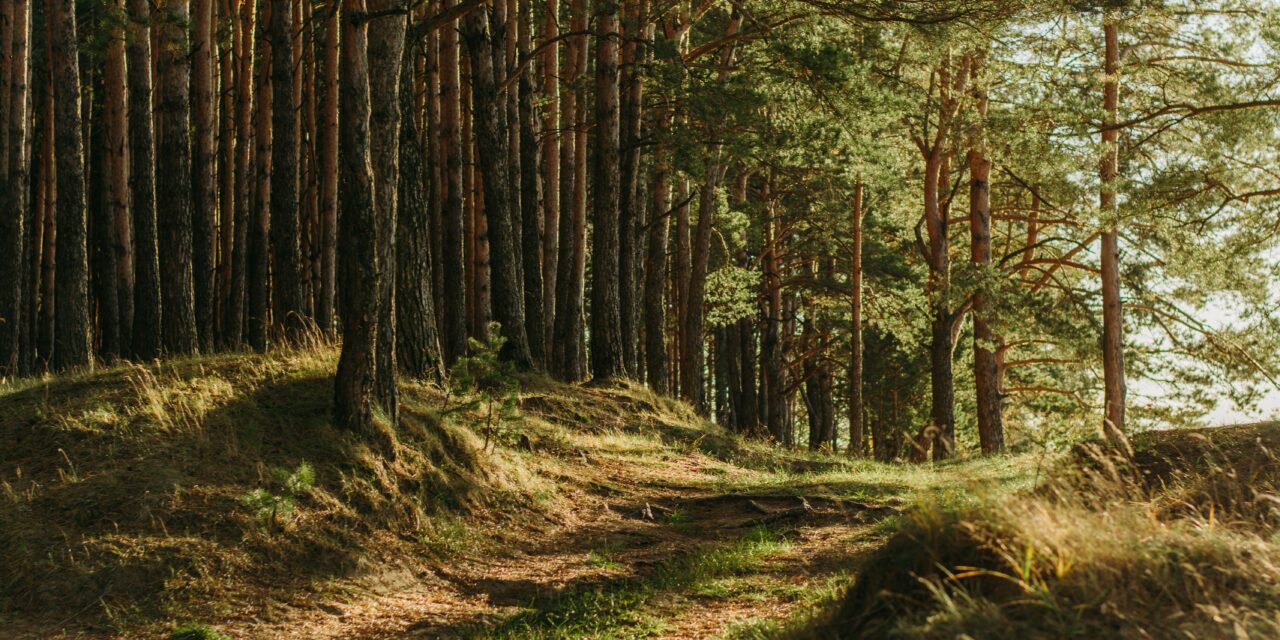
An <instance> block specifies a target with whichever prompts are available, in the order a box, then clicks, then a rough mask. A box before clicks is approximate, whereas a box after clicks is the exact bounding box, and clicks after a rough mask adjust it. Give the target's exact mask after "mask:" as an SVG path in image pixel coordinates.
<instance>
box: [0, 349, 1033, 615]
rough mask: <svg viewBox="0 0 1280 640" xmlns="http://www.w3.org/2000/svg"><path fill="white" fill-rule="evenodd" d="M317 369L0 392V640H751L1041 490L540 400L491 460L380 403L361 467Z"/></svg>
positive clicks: (584, 398) (439, 412) (631, 406)
mask: <svg viewBox="0 0 1280 640" xmlns="http://www.w3.org/2000/svg"><path fill="white" fill-rule="evenodd" d="M333 359H334V353H333V352H332V351H331V350H327V349H323V348H321V349H318V350H304V351H299V352H292V353H281V354H275V355H270V356H215V357H212V358H196V359H192V360H188V361H176V362H168V363H162V364H153V365H147V366H138V365H125V366H120V367H113V368H107V369H103V370H100V371H98V372H95V373H93V374H86V375H79V376H67V377H60V378H50V379H44V380H30V381H20V382H18V383H16V384H10V385H9V386H7V387H5V386H0V441H4V442H7V443H10V446H7V447H6V448H3V449H0V474H3V475H0V540H4V541H5V544H4V545H3V546H0V638H6V639H7V638H23V639H26V638H95V639H97V638H152V637H154V638H164V637H170V634H171V633H172V632H173V631H174V629H175V628H178V627H179V626H181V625H185V624H188V623H194V624H196V626H195V627H192V628H194V629H196V630H197V631H199V633H197V634H195V635H187V636H182V637H184V638H192V639H198V638H215V637H218V636H215V635H212V634H211V632H214V631H216V632H218V633H221V634H225V636H229V637H232V638H240V639H248V638H353V639H374V638H521V639H525V638H528V639H536V638H766V637H776V636H777V635H779V634H782V633H785V632H786V630H787V629H791V628H801V627H803V626H805V625H807V624H809V621H810V618H812V617H813V616H815V615H817V614H818V613H819V612H821V611H824V610H828V609H830V608H831V606H833V604H834V603H835V601H836V600H837V599H838V598H839V596H840V594H841V593H842V592H843V591H844V588H845V586H846V585H847V584H848V583H849V582H850V580H851V579H852V577H853V575H854V574H855V572H856V571H857V570H858V567H859V561H860V560H861V559H863V558H864V557H865V556H867V554H868V553H869V552H871V551H873V550H875V549H878V548H880V547H882V546H883V545H884V544H885V542H886V540H888V539H889V537H890V536H891V534H892V533H893V531H894V530H895V527H896V522H897V521H898V520H899V519H900V515H899V514H900V513H902V512H904V511H907V510H909V509H910V508H911V507H912V506H913V505H917V504H967V503H970V502H974V501H978V500H983V499H986V498H987V497H990V496H992V495H994V494H1005V493H1008V492H1010V491H1014V490H1017V489H1021V488H1026V487H1029V486H1031V485H1032V484H1034V483H1035V482H1036V478H1037V477H1038V476H1039V474H1040V470H1041V467H1044V466H1046V465H1048V464H1050V462H1049V459H1048V458H1045V457H1032V456H1005V457H997V458H994V459H987V460H979V461H957V462H953V463H948V464H942V465H928V466H902V465H884V464H878V463H873V462H868V461H851V460H848V459H846V458H844V457H842V456H833V455H824V454H814V453H808V452H801V451H793V450H782V449H778V448H775V447H772V446H769V445H767V444H763V443H759V442H755V441H751V440H747V439H742V438H738V437H736V436H733V435H731V434H727V433H725V432H724V431H723V430H721V429H719V428H717V427H715V426H714V425H711V424H709V423H707V422H705V421H703V420H701V419H699V418H698V417H697V416H695V415H693V414H692V413H691V412H690V411H689V409H688V407H686V406H684V405H682V404H680V403H678V402H674V401H671V400H669V399H666V398H661V397H658V396H655V395H653V394H651V393H649V392H647V391H645V390H643V389H638V388H634V387H625V388H617V389H599V388H591V387H579V386H565V385H558V384H554V383H550V382H548V381H546V380H543V379H538V378H530V379H526V380H525V381H524V385H523V386H524V390H523V392H522V394H521V398H520V405H521V412H522V414H523V418H522V419H521V420H520V421H519V422H518V423H517V424H516V425H515V426H513V427H511V428H510V429H508V430H507V432H505V433H501V434H493V433H488V434H486V433H484V432H485V431H486V429H485V428H484V427H483V426H481V425H483V424H484V420H483V418H482V416H480V415H478V414H477V412H476V409H475V407H474V406H472V405H466V404H465V403H462V402H461V401H460V400H459V399H458V398H456V397H453V396H450V395H448V394H445V393H443V392H441V391H440V390H439V389H435V388H431V387H426V386H421V385H415V384H406V385H405V388H404V390H403V397H402V399H403V408H402V415H401V423H402V424H401V428H400V429H399V430H398V434H397V435H396V440H395V442H394V445H393V446H394V447H395V449H394V451H395V455H393V456H387V455H382V454H376V453H374V452H373V451H371V450H370V447H369V445H368V442H366V441H364V440H362V439H361V438H360V437H358V436H354V435H352V434H344V433H342V432H338V431H335V430H333V429H332V427H330V426H328V413H329V400H328V394H329V390H330V389H331V386H330V385H331V377H330V376H331V375H332V374H331V371H332V366H333ZM490 437H492V438H493V439H494V442H493V443H490V442H489V440H490ZM306 464H309V465H310V467H311V470H312V472H313V474H314V480H305V481H302V482H301V485H298V483H297V482H295V480H294V479H290V477H291V476H290V471H291V470H294V469H301V468H302V465H306ZM264 505H265V506H264ZM50 532H56V535H50ZM206 632H209V633H206Z"/></svg>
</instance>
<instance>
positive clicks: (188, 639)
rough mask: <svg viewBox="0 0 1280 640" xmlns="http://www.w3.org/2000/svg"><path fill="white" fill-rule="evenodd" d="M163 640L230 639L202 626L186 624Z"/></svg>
mask: <svg viewBox="0 0 1280 640" xmlns="http://www.w3.org/2000/svg"><path fill="white" fill-rule="evenodd" d="M165 640H231V638H230V637H229V636H227V635H225V634H222V633H219V632H218V631H217V630H216V629H213V628H212V627H209V626H206V625H203V624H188V625H183V626H181V627H179V628H178V629H177V630H176V631H174V632H173V633H171V634H169V635H168V637H166V638H165Z"/></svg>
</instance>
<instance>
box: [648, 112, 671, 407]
mask: <svg viewBox="0 0 1280 640" xmlns="http://www.w3.org/2000/svg"><path fill="white" fill-rule="evenodd" d="M664 122H666V123H669V122H670V118H664ZM653 162H654V173H653V176H652V184H653V216H652V219H651V220H650V221H649V228H648V250H647V251H646V253H647V256H646V262H647V264H646V265H645V271H644V339H645V348H644V356H645V369H646V372H645V373H646V379H647V380H648V382H649V388H650V389H653V391H654V392H656V393H660V394H666V393H669V392H670V390H671V387H670V383H669V381H668V378H667V346H666V345H667V341H666V338H667V336H666V330H667V305H666V304H665V300H664V297H665V296H664V295H663V294H664V293H665V290H666V284H667V236H668V234H669V230H670V228H671V216H670V215H668V211H669V210H670V209H671V182H670V181H669V180H668V177H667V176H668V173H669V172H670V164H669V163H668V161H667V150H666V146H665V145H664V144H662V143H661V142H660V143H658V146H657V148H656V149H655V150H654V154H653Z"/></svg>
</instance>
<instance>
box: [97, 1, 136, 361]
mask: <svg viewBox="0 0 1280 640" xmlns="http://www.w3.org/2000/svg"><path fill="white" fill-rule="evenodd" d="M112 9H113V10H115V11H117V12H121V11H123V10H124V1H123V0H112ZM103 89H104V95H103V111H102V116H103V134H104V136H105V137H104V140H103V145H104V146H103V171H104V172H105V174H106V175H105V176H103V186H104V187H105V193H104V194H103V199H104V201H105V202H106V205H107V209H108V210H109V212H110V219H109V220H108V223H109V224H111V225H112V227H113V229H112V231H113V233H112V239H113V240H114V242H115V244H114V246H113V247H112V253H113V256H112V257H113V262H114V263H115V277H114V278H112V281H113V285H112V286H114V288H115V290H116V303H117V317H116V327H117V332H116V335H117V340H118V343H117V345H118V354H117V355H126V356H127V355H129V354H130V353H132V351H133V349H132V346H131V344H130V342H131V340H132V338H133V289H134V284H133V283H134V279H133V224H132V221H131V220H130V219H129V159H128V153H129V150H128V145H127V144H126V141H127V140H128V138H129V119H128V98H127V95H126V92H127V86H126V84H125V34H124V31H123V29H121V28H118V27H116V28H113V29H112V30H111V32H110V39H109V41H108V42H107V59H106V65H105V69H104V72H103ZM100 277H104V276H100Z"/></svg>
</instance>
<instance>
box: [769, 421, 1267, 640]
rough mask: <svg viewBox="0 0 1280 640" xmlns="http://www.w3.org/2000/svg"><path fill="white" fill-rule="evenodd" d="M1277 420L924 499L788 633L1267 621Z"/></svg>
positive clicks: (1096, 629) (1188, 626)
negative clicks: (831, 598) (989, 491)
mask: <svg viewBox="0 0 1280 640" xmlns="http://www.w3.org/2000/svg"><path fill="white" fill-rule="evenodd" d="M1278 440H1280V432H1278V431H1277V429H1276V428H1275V427H1274V426H1273V425H1266V426H1255V427H1249V428H1238V429H1222V430H1214V431H1203V432H1181V433H1152V434H1146V435H1144V436H1140V437H1139V438H1138V439H1137V440H1136V441H1135V443H1134V450H1135V453H1134V454H1133V455H1132V456H1128V455H1119V454H1114V453H1111V452H1109V451H1107V450H1105V449H1103V448H1102V447H1100V446H1097V445H1088V446H1083V447H1080V448H1078V449H1077V451H1076V453H1075V455H1074V456H1073V458H1072V459H1071V460H1070V462H1069V463H1068V465H1067V466H1066V467H1064V468H1061V469H1058V470H1057V471H1056V472H1055V474H1054V477H1053V478H1052V479H1050V480H1049V481H1047V482H1045V483H1044V484H1043V485H1042V486H1041V487H1039V488H1038V489H1036V490H1035V491H1031V492H1025V493H1022V494H1019V495H1016V496H1012V497H1006V498H1002V499H991V500H980V501H976V502H972V503H969V504H956V505H945V504H943V505H938V504H932V505H931V504H927V503H925V504H922V505H921V506H919V507H918V508H916V509H914V510H913V511H911V512H910V513H909V514H907V515H906V516H904V517H903V518H902V519H901V521H900V522H899V525H898V531H897V533H896V534H895V535H894V536H893V537H892V538H891V539H890V540H889V542H888V543H887V544H886V545H885V546H884V547H883V548H882V549H881V550H879V551H878V552H877V553H876V554H875V555H874V557H873V558H872V559H871V560H869V561H868V563H867V564H866V565H865V566H863V567H862V568H861V571H860V572H859V578H858V579H857V582H856V584H855V585H854V586H853V588H852V589H851V590H850V591H849V593H848V595H847V596H846V597H845V599H844V601H843V603H842V604H841V605H840V606H838V607H837V608H835V609H834V610H833V611H832V612H831V613H830V614H828V615H826V616H825V618H824V619H823V620H821V621H820V622H819V623H817V624H815V625H813V626H810V627H808V628H806V629H804V630H803V631H799V632H795V633H794V634H793V637H796V638H801V637H803V638H890V637H902V638H957V637H967V638H975V639H981V638H993V639H994V638H1010V637H1016V638H1129V637H1148V638H1212V637H1234V638H1245V637H1255V638H1260V637H1277V636H1280V538H1278V537H1277V536H1276V534H1275V527H1276V525H1277V524H1280V464H1278V462H1280V461H1278V460H1277V454H1276V452H1277V448H1276V446H1275V445H1276V444H1278V442H1277V441H1278Z"/></svg>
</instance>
